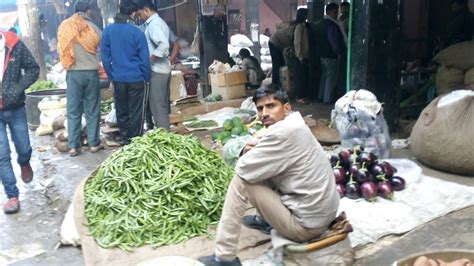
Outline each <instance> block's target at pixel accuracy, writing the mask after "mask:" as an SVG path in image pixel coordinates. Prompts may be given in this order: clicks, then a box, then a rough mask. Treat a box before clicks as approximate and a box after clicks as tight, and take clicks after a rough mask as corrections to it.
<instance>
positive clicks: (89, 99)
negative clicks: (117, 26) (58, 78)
mask: <svg viewBox="0 0 474 266" xmlns="http://www.w3.org/2000/svg"><path fill="white" fill-rule="evenodd" d="M74 10H75V14H74V15H73V16H71V17H70V18H68V19H66V20H65V21H63V22H62V23H61V25H59V29H58V48H59V60H60V62H61V64H62V65H63V67H64V69H66V70H67V75H66V83H67V130H68V146H69V148H70V150H69V154H70V155H71V156H77V155H78V154H79V153H80V149H79V148H80V146H81V131H82V130H81V119H82V113H83V112H84V113H85V114H86V122H87V141H88V144H89V146H90V151H91V152H93V153H95V152H98V151H99V150H101V149H103V148H104V146H102V145H101V144H100V138H99V122H100V87H99V75H98V73H97V68H98V67H99V58H100V56H99V54H98V47H99V45H100V35H101V32H100V29H99V28H98V27H97V26H96V25H95V24H94V23H93V22H92V21H91V20H90V18H89V16H90V12H91V8H90V5H89V4H88V3H86V2H77V3H76V5H75V7H74Z"/></svg>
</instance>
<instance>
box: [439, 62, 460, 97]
mask: <svg viewBox="0 0 474 266" xmlns="http://www.w3.org/2000/svg"><path fill="white" fill-rule="evenodd" d="M463 85H464V71H462V70H460V69H457V68H450V67H445V66H441V67H440V68H439V69H438V72H437V73H436V89H437V92H438V95H441V94H445V93H449V92H451V91H453V90H456V89H461V88H463V87H464V86H463Z"/></svg>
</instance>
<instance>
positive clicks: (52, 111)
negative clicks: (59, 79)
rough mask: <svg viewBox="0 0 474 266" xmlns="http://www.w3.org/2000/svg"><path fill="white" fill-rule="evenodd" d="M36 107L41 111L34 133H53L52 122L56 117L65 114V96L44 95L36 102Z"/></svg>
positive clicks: (38, 134) (42, 134)
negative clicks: (44, 96) (38, 123)
mask: <svg viewBox="0 0 474 266" xmlns="http://www.w3.org/2000/svg"><path fill="white" fill-rule="evenodd" d="M38 109H39V110H40V111H41V115H40V125H39V127H38V128H37V129H36V135H37V136H44V135H50V134H53V132H54V129H53V123H54V120H55V119H56V117H58V116H65V115H66V98H59V97H58V96H51V97H46V98H44V99H43V100H41V102H39V103H38Z"/></svg>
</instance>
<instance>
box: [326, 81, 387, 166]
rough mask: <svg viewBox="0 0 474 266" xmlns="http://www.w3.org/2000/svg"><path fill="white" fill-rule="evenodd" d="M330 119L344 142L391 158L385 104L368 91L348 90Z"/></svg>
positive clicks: (348, 146)
mask: <svg viewBox="0 0 474 266" xmlns="http://www.w3.org/2000/svg"><path fill="white" fill-rule="evenodd" d="M331 120H332V123H333V124H334V125H336V128H337V131H339V134H340V137H341V145H342V146H343V147H345V148H352V147H353V146H354V145H361V146H363V147H364V148H365V149H366V150H367V151H369V152H373V153H374V154H375V155H377V156H378V157H380V158H388V157H389V155H390V148H391V146H392V142H391V140H390V135H389V132H388V126H387V122H386V121H385V118H384V116H383V109H382V105H381V104H380V103H379V102H378V101H377V98H376V97H375V95H373V94H372V93H371V92H369V91H366V90H359V91H349V92H347V93H346V95H344V96H343V97H341V98H340V99H339V100H337V102H336V104H335V108H334V109H333V110H332V112H331Z"/></svg>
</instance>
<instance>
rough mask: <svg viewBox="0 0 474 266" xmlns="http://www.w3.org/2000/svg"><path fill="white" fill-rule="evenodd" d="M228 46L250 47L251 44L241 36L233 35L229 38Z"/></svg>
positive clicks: (245, 37) (246, 38)
mask: <svg viewBox="0 0 474 266" xmlns="http://www.w3.org/2000/svg"><path fill="white" fill-rule="evenodd" d="M230 44H232V45H233V46H237V47H252V46H253V42H252V41H251V40H250V39H249V38H248V37H247V36H245V35H243V34H234V35H232V36H230Z"/></svg>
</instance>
